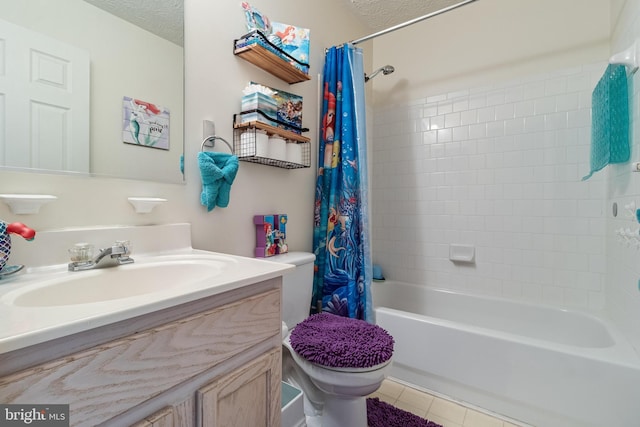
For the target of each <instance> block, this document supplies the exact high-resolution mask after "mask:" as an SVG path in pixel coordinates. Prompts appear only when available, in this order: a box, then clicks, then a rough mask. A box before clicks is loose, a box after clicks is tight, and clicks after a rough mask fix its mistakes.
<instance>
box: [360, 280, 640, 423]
mask: <svg viewBox="0 0 640 427" xmlns="http://www.w3.org/2000/svg"><path fill="white" fill-rule="evenodd" d="M372 294H373V303H374V307H375V319H376V323H377V324H378V325H380V326H381V327H383V328H385V329H386V330H387V331H389V333H391V335H393V337H394V339H395V341H396V344H395V351H394V355H393V364H392V367H391V371H390V376H392V377H395V378H397V379H399V380H401V381H405V382H408V383H411V384H415V385H417V386H419V387H423V388H425V389H429V390H432V391H435V392H436V393H441V394H443V395H446V396H449V397H452V398H454V399H455V400H459V401H462V402H467V403H470V404H472V405H476V406H479V407H482V408H485V409H488V410H490V411H493V412H496V413H498V414H502V415H505V416H507V417H510V418H513V419H516V420H519V421H521V422H524V423H527V424H531V425H534V426H537V427H572V426H575V427H591V426H593V427H596V426H598V427H600V426H620V427H626V426H640V358H639V357H638V354H637V353H636V352H635V351H634V349H633V348H632V346H631V345H630V344H629V343H628V342H627V341H626V340H625V339H624V338H623V337H622V335H621V334H620V332H619V331H618V330H617V329H616V328H615V327H614V326H613V325H612V324H611V323H610V322H609V321H607V320H606V319H604V320H603V319H600V318H598V317H596V316H594V315H591V314H588V313H583V312H579V311H571V310H563V309H557V308H553V307H548V306H542V305H534V304H527V303H519V302H513V301H509V300H503V299H499V298H489V297H481V296H474V295H467V294H463V293H456V292H450V291H444V290H438V289H432V288H427V287H424V286H418V285H414V284H408V283H401V282H394V281H389V280H387V281H385V282H374V283H373V286H372Z"/></svg>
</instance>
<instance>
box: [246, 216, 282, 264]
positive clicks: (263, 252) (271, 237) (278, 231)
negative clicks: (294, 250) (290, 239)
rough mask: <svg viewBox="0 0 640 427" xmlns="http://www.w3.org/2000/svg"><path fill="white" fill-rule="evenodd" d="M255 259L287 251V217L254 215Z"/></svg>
mask: <svg viewBox="0 0 640 427" xmlns="http://www.w3.org/2000/svg"><path fill="white" fill-rule="evenodd" d="M253 223H254V225H255V227H256V248H255V256H256V257H257V258H266V257H270V256H273V255H276V254H283V253H286V252H288V251H289V247H288V245H287V242H286V225H287V215H286V214H279V215H255V216H254V217H253Z"/></svg>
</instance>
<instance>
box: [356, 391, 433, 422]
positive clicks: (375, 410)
mask: <svg viewBox="0 0 640 427" xmlns="http://www.w3.org/2000/svg"><path fill="white" fill-rule="evenodd" d="M367 424H369V427H442V426H441V425H440V424H436V423H434V422H433V421H429V420H425V419H424V418H420V417H419V416H417V415H414V414H412V413H411V412H407V411H403V410H402V409H398V408H396V407H395V406H393V405H389V404H388V403H386V402H383V401H382V400H380V399H378V398H377V397H369V398H368V399H367Z"/></svg>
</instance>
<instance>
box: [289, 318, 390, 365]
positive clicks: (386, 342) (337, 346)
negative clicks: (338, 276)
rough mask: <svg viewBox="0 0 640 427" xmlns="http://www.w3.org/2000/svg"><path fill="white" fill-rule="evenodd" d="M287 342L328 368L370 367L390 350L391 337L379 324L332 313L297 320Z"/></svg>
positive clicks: (387, 355) (310, 360) (380, 360)
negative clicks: (300, 320)
mask: <svg viewBox="0 0 640 427" xmlns="http://www.w3.org/2000/svg"><path fill="white" fill-rule="evenodd" d="M290 342H291V347H292V348H293V349H294V350H295V352H296V353H298V354H299V355H300V356H302V357H304V358H305V359H306V360H308V361H309V362H313V363H317V364H318V365H322V366H327V367H331V368H370V367H372V366H376V365H379V364H381V363H384V362H386V361H388V360H389V359H391V355H392V354H393V337H392V336H391V335H390V334H389V333H388V332H387V331H385V330H384V329H382V328H381V327H380V326H377V325H373V324H371V323H368V322H365V321H364V320H358V319H350V318H348V317H342V316H338V315H335V314H331V313H318V314H313V315H311V316H309V317H308V318H307V319H305V320H303V321H302V322H300V323H298V325H297V326H296V327H295V328H294V329H293V331H291V336H290Z"/></svg>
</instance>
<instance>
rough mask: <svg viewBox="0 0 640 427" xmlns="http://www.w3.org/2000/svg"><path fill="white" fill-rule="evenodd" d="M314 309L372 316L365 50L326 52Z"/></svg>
mask: <svg viewBox="0 0 640 427" xmlns="http://www.w3.org/2000/svg"><path fill="white" fill-rule="evenodd" d="M323 88H324V97H323V103H322V124H321V127H322V128H321V129H320V135H321V138H320V143H319V144H318V145H319V154H318V176H317V182H316V199H315V213H314V214H315V221H314V233H313V250H314V253H315V255H316V260H315V270H314V279H313V299H312V301H311V305H312V306H311V312H312V313H318V312H321V311H326V312H330V313H334V314H339V315H341V316H345V317H352V318H357V319H363V320H367V321H369V322H371V321H372V308H371V278H372V267H371V256H370V254H371V251H370V247H369V215H368V201H367V158H366V135H365V104H364V68H363V61H362V50H361V49H358V48H355V47H353V46H352V45H343V46H340V47H332V48H331V49H329V50H328V51H327V53H326V55H325V66H324V81H323Z"/></svg>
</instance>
